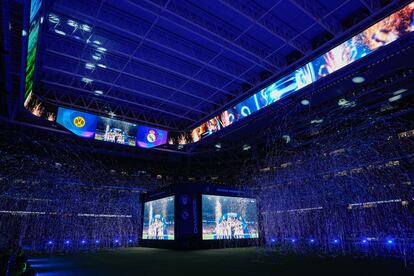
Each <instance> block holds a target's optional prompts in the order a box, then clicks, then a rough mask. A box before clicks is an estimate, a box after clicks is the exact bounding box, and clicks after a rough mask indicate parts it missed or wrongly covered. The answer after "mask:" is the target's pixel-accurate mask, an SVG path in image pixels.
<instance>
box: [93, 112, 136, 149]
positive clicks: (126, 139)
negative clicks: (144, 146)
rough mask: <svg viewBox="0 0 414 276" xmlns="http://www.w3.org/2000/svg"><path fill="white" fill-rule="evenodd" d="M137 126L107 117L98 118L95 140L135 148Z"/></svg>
mask: <svg viewBox="0 0 414 276" xmlns="http://www.w3.org/2000/svg"><path fill="white" fill-rule="evenodd" d="M136 134H137V125H135V124H131V123H128V122H124V121H119V120H114V119H110V118H105V117H99V118H98V124H97V126H96V131H95V139H96V140H100V141H105V142H111V143H117V144H122V145H130V146H135V143H136V141H135V139H136Z"/></svg>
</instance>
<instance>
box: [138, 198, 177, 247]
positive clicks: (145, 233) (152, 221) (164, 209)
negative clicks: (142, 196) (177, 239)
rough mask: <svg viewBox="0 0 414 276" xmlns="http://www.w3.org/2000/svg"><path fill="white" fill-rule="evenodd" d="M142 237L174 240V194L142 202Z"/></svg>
mask: <svg viewBox="0 0 414 276" xmlns="http://www.w3.org/2000/svg"><path fill="white" fill-rule="evenodd" d="M142 239H145V240H174V196H170V197H165V198H161V199H157V200H153V201H148V202H145V203H144V226H143V230H142Z"/></svg>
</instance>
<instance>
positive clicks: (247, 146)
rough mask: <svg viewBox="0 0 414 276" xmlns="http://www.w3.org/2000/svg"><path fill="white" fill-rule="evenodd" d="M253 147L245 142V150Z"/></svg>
mask: <svg viewBox="0 0 414 276" xmlns="http://www.w3.org/2000/svg"><path fill="white" fill-rule="evenodd" d="M251 148H252V147H251V146H249V145H248V144H244V145H243V150H249V149H251Z"/></svg>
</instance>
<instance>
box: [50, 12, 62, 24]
mask: <svg viewBox="0 0 414 276" xmlns="http://www.w3.org/2000/svg"><path fill="white" fill-rule="evenodd" d="M49 22H51V23H54V24H58V23H59V22H60V18H59V16H58V15H56V14H54V13H49Z"/></svg>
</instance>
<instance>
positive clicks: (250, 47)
mask: <svg viewBox="0 0 414 276" xmlns="http://www.w3.org/2000/svg"><path fill="white" fill-rule="evenodd" d="M127 2H128V3H130V4H131V5H133V6H135V7H139V8H141V9H144V10H146V11H148V12H151V13H152V14H157V13H158V12H159V9H161V8H162V7H161V6H160V5H158V4H157V3H154V2H152V1H147V0H145V2H146V3H147V4H150V5H151V6H153V7H154V8H155V9H156V11H153V10H150V9H148V8H146V7H143V6H142V5H138V4H136V3H134V2H132V1H128V0H127ZM182 3H184V2H172V3H171V4H170V5H169V7H168V9H167V10H165V13H166V14H167V13H168V14H169V15H170V16H173V17H175V18H180V19H181V20H184V21H185V22H186V23H187V24H190V25H192V26H194V27H196V28H200V29H202V30H203V31H204V32H206V33H208V34H209V36H206V35H204V34H201V33H199V32H196V31H194V30H193V29H192V28H188V27H186V26H184V25H183V24H179V26H180V27H181V28H183V29H185V30H187V31H189V32H191V33H193V34H195V35H197V36H201V37H203V38H204V39H207V40H208V41H210V42H212V43H214V44H217V39H218V40H219V41H220V42H221V43H220V44H219V46H221V47H225V48H226V49H227V50H228V51H231V52H232V53H234V54H236V55H238V56H240V57H241V58H244V59H248V60H250V62H253V63H255V64H256V65H257V66H260V67H262V68H263V69H266V70H271V71H274V70H275V69H280V68H281V67H282V66H283V64H284V62H283V61H278V60H276V59H275V60H274V61H273V62H269V61H267V60H265V59H263V57H264V56H265V55H266V54H265V53H264V52H263V50H262V49H260V48H259V47H257V45H256V43H250V42H248V41H245V42H244V44H242V43H241V42H240V41H239V42H238V43H237V44H235V43H234V41H233V37H231V36H226V34H227V32H226V31H225V30H224V31H223V26H222V25H221V24H216V23H215V22H212V21H211V20H209V19H205V18H202V17H201V16H200V15H199V14H196V13H195V12H194V11H192V10H191V9H187V8H185V7H183V6H178V5H179V4H182ZM162 18H163V19H165V20H167V21H168V22H170V23H171V24H174V25H178V23H177V22H175V21H173V20H171V19H170V18H169V17H167V16H165V15H163V16H162ZM210 36H213V37H210ZM233 47H234V48H237V49H238V51H237V50H234V49H233ZM240 51H242V52H243V53H244V54H241V52H240Z"/></svg>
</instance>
